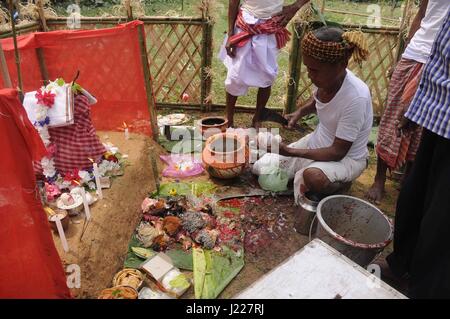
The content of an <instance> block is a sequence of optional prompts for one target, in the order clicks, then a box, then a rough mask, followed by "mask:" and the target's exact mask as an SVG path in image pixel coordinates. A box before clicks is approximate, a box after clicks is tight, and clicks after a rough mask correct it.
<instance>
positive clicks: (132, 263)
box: [123, 234, 145, 269]
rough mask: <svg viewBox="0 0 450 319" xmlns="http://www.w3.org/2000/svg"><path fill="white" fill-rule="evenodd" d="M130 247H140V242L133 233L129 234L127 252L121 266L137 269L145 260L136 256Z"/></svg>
mask: <svg viewBox="0 0 450 319" xmlns="http://www.w3.org/2000/svg"><path fill="white" fill-rule="evenodd" d="M132 247H142V245H141V243H140V242H139V240H138V239H137V238H136V235H135V234H133V235H132V236H131V240H130V242H129V244H128V252H127V256H126V257H125V261H124V263H123V266H124V267H125V268H134V269H139V267H140V266H141V264H142V263H143V262H144V261H145V260H144V259H142V258H140V257H138V256H137V255H136V254H135V253H134V252H133V250H132V249H131V248H132Z"/></svg>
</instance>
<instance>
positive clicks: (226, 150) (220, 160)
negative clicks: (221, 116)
mask: <svg viewBox="0 0 450 319" xmlns="http://www.w3.org/2000/svg"><path fill="white" fill-rule="evenodd" d="M202 159H203V164H204V166H205V169H206V171H207V172H208V173H209V174H210V175H211V176H213V177H217V178H220V179H231V178H235V177H237V176H239V175H240V174H242V173H243V171H244V169H245V168H246V167H247V164H248V160H249V149H248V145H247V141H246V139H245V137H242V136H238V135H236V134H233V133H220V134H216V135H213V136H211V137H209V138H208V139H207V140H206V145H205V148H204V150H203V153H202Z"/></svg>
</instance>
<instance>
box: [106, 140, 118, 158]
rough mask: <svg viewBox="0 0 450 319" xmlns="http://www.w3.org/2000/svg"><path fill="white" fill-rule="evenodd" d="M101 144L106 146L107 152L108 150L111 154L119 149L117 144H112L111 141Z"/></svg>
mask: <svg viewBox="0 0 450 319" xmlns="http://www.w3.org/2000/svg"><path fill="white" fill-rule="evenodd" d="M103 146H104V147H105V148H106V151H107V152H110V153H112V154H113V155H114V154H116V153H117V152H118V151H119V148H118V147H117V146H114V145H113V144H112V143H111V142H108V143H103Z"/></svg>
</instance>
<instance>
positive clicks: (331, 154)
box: [280, 137, 353, 162]
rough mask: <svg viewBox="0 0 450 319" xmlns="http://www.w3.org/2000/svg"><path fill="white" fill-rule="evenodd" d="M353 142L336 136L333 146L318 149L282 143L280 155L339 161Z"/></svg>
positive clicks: (322, 160)
mask: <svg viewBox="0 0 450 319" xmlns="http://www.w3.org/2000/svg"><path fill="white" fill-rule="evenodd" d="M352 144H353V143H352V142H349V141H346V140H343V139H340V138H337V137H335V138H334V142H333V144H332V145H331V146H329V147H324V148H317V149H298V148H292V147H289V146H287V145H285V144H280V155H284V156H291V157H302V158H307V159H311V160H313V161H321V162H338V161H340V160H342V159H343V158H344V157H345V155H347V153H348V151H349V150H350V147H351V146H352Z"/></svg>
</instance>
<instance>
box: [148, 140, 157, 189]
mask: <svg viewBox="0 0 450 319" xmlns="http://www.w3.org/2000/svg"><path fill="white" fill-rule="evenodd" d="M149 155H150V164H151V165H152V173H153V178H154V179H155V187H156V192H158V193H159V186H160V184H159V171H158V162H157V160H156V150H155V147H154V146H150V154H149Z"/></svg>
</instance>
